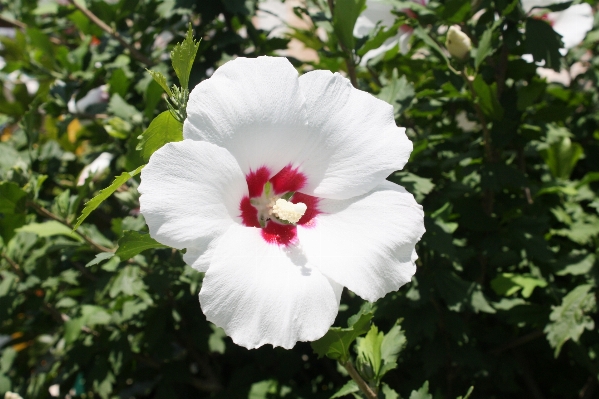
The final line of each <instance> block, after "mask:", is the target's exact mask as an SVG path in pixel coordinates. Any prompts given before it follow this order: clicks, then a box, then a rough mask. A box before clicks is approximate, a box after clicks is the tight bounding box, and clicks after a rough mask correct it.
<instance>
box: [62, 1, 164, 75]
mask: <svg viewBox="0 0 599 399" xmlns="http://www.w3.org/2000/svg"><path fill="white" fill-rule="evenodd" d="M69 3H71V4H72V5H74V6H75V8H77V9H78V10H79V11H81V12H82V13H83V14H84V15H85V16H86V17H87V18H89V19H90V21H92V22H93V23H94V24H96V25H97V26H98V27H99V28H100V29H102V30H103V31H104V32H106V33H108V34H109V35H110V36H112V37H113V38H115V39H116V40H118V42H119V43H121V45H122V46H123V47H125V48H126V49H127V50H129V53H130V54H131V56H132V57H133V58H135V59H136V60H137V61H139V62H141V63H142V64H145V65H146V66H148V67H150V66H152V65H154V62H153V61H152V60H151V59H149V58H148V57H146V56H145V55H143V54H142V53H141V52H139V51H138V50H137V49H136V48H135V47H133V46H132V45H131V44H129V43H127V41H126V40H125V39H124V38H123V36H121V35H120V33H119V32H117V31H115V30H114V29H112V28H111V27H110V26H108V25H107V24H106V22H104V21H102V20H101V19H100V18H98V16H97V15H96V14H94V13H93V12H91V11H90V10H89V9H87V8H85V7H82V6H81V5H80V4H77V3H76V2H75V0H69Z"/></svg>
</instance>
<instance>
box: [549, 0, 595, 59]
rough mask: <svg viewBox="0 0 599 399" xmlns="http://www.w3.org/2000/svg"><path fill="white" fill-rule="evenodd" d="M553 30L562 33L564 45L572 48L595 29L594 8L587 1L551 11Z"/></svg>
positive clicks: (550, 18) (550, 17)
mask: <svg viewBox="0 0 599 399" xmlns="http://www.w3.org/2000/svg"><path fill="white" fill-rule="evenodd" d="M547 17H548V19H549V20H550V21H553V30H554V31H556V32H557V33H559V34H560V35H562V41H563V42H564V47H565V48H567V49H570V48H572V47H575V46H577V45H578V44H580V42H582V41H583V40H584V37H585V36H586V34H587V32H588V31H590V30H591V29H593V9H592V8H591V6H590V5H589V4H587V3H583V4H577V5H573V6H570V7H569V8H567V9H565V10H564V11H560V12H553V13H549V15H548V16H547Z"/></svg>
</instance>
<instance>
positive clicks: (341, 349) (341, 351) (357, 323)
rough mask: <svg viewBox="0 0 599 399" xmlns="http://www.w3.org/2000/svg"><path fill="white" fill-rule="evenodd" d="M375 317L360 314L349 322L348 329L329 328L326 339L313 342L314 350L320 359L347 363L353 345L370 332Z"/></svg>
mask: <svg viewBox="0 0 599 399" xmlns="http://www.w3.org/2000/svg"><path fill="white" fill-rule="evenodd" d="M373 316H374V315H373V313H372V312H371V311H368V312H360V313H359V314H358V315H355V316H352V317H351V318H350V319H349V320H348V328H341V327H331V328H329V331H328V332H327V333H326V334H325V335H324V337H322V338H320V339H319V340H316V341H314V342H312V344H311V345H312V349H314V352H316V354H317V355H318V357H323V356H327V357H329V358H331V359H335V360H339V361H341V362H345V361H347V359H348V358H349V348H350V346H351V344H352V343H353V342H354V341H355V340H356V338H358V337H359V336H360V335H362V334H365V333H366V332H368V330H369V329H370V320H371V319H372V317H373Z"/></svg>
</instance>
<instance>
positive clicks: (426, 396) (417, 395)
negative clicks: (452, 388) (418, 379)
mask: <svg viewBox="0 0 599 399" xmlns="http://www.w3.org/2000/svg"><path fill="white" fill-rule="evenodd" d="M410 399H433V395H431V394H430V393H428V381H426V382H425V383H424V385H422V387H421V388H420V389H419V390H417V391H412V393H411V394H410Z"/></svg>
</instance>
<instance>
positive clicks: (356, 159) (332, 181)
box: [299, 70, 412, 199]
mask: <svg viewBox="0 0 599 399" xmlns="http://www.w3.org/2000/svg"><path fill="white" fill-rule="evenodd" d="M299 80H300V85H301V90H302V92H303V94H304V95H305V96H306V107H307V111H308V115H309V118H310V127H311V128H312V130H313V138H314V140H318V144H317V145H316V146H314V147H313V148H312V149H311V152H310V153H304V154H302V157H303V158H302V160H301V162H302V170H303V171H304V172H305V173H306V175H307V176H308V177H309V181H308V185H307V187H306V188H305V189H302V192H304V193H306V194H310V195H315V196H318V197H324V198H333V199H345V198H351V197H353V196H356V195H361V194H364V193H366V192H368V191H369V190H372V189H373V188H374V187H375V186H376V185H377V184H378V183H379V182H380V181H382V180H384V179H385V178H386V177H387V176H388V175H389V174H390V173H391V172H393V171H395V170H398V169H401V168H403V166H404V165H405V163H406V162H407V161H408V158H409V156H410V153H411V152H412V142H411V141H410V140H408V138H407V136H406V134H405V129H404V128H399V127H397V125H396V124H395V119H394V116H393V106H391V105H390V104H388V103H386V102H384V101H382V100H379V99H377V98H375V97H374V96H372V95H371V94H368V93H366V92H363V91H360V90H357V89H355V88H353V87H352V85H351V84H350V82H349V80H347V79H345V78H344V77H342V76H341V75H339V74H338V73H336V74H332V73H331V72H330V71H320V70H319V71H313V72H308V73H306V74H305V75H303V76H301V77H300V79H299Z"/></svg>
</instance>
